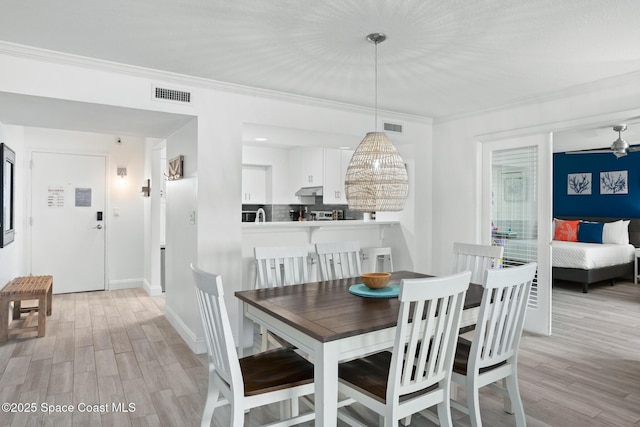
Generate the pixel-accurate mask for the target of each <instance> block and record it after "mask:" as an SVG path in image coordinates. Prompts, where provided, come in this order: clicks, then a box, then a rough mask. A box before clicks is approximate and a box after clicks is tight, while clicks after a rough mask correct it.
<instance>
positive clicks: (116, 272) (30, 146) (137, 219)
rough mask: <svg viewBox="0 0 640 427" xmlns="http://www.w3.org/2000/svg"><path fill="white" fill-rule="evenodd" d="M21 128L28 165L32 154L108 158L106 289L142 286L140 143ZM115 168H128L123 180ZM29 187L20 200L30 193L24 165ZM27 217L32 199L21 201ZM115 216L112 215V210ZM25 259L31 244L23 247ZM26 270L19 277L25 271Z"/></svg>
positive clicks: (132, 139)
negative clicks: (45, 152)
mask: <svg viewBox="0 0 640 427" xmlns="http://www.w3.org/2000/svg"><path fill="white" fill-rule="evenodd" d="M16 128H22V137H23V156H22V159H23V161H24V163H25V165H28V163H29V160H30V158H31V153H32V152H33V151H49V152H61V153H103V154H106V155H107V156H108V178H109V182H108V183H107V188H108V197H107V211H106V212H104V219H105V230H106V237H107V242H108V248H107V280H108V282H107V285H108V288H109V289H118V288H129V287H140V286H142V283H143V275H144V272H143V260H144V246H143V243H144V240H143V237H144V234H143V232H144V210H143V202H144V200H143V197H142V194H141V193H140V187H141V186H142V181H143V177H144V174H145V170H144V149H145V147H144V140H143V139H141V138H135V137H120V139H121V143H120V144H118V143H117V136H115V135H105V134H97V133H89V132H75V131H64V130H57V129H43V128H34V127H18V126H16ZM118 167H126V168H127V177H126V179H125V180H122V179H120V178H119V177H118V176H117V175H116V169H117V168H118ZM21 174H22V175H21V177H22V179H23V180H24V182H25V183H26V184H27V185H26V186H25V188H24V191H22V192H21V196H22V197H25V198H26V197H27V196H28V195H29V188H30V179H31V174H30V170H29V168H28V166H25V167H23V168H22V170H21ZM25 206H26V211H25V213H24V215H23V216H28V212H29V206H30V201H29V200H25ZM115 209H117V210H118V211H119V215H118V216H115V215H114V210H115ZM25 231H26V233H24V234H26V235H27V238H28V237H29V229H28V228H25ZM25 250H26V251H27V253H26V254H25V256H26V257H27V260H28V251H29V242H28V241H27V242H26V244H25ZM27 270H28V265H27V269H25V270H24V271H23V272H22V274H25V273H29V272H28V271H27Z"/></svg>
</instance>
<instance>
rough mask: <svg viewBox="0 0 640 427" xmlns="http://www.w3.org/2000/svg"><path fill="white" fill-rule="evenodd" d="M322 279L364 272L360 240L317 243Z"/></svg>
mask: <svg viewBox="0 0 640 427" xmlns="http://www.w3.org/2000/svg"><path fill="white" fill-rule="evenodd" d="M316 254H317V256H318V265H319V267H320V278H321V280H336V279H346V278H348V277H357V276H360V274H361V273H362V267H361V263H360V245H359V244H358V242H349V241H347V242H327V243H316Z"/></svg>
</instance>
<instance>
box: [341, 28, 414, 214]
mask: <svg viewBox="0 0 640 427" xmlns="http://www.w3.org/2000/svg"><path fill="white" fill-rule="evenodd" d="M386 39H387V36H385V35H384V34H381V33H373V34H369V35H368V36H367V40H368V41H370V42H371V43H374V44H375V125H374V129H375V131H374V132H369V133H367V134H366V135H365V137H364V139H363V140H362V141H361V142H360V144H359V145H358V148H356V151H355V152H354V153H353V157H351V161H350V162H349V167H348V168H347V173H346V177H345V182H344V185H345V194H346V196H347V203H348V204H349V209H351V210H355V211H362V212H393V211H401V210H402V209H403V208H404V202H405V200H406V198H407V194H408V192H409V182H408V179H407V169H406V168H405V165H404V161H403V160H402V157H400V154H398V150H396V147H394V146H393V143H392V142H391V141H390V140H389V138H388V137H387V135H386V134H385V133H384V132H378V131H377V130H378V43H382V42H383V41H385V40H386Z"/></svg>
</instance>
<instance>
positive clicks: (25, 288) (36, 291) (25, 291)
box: [0, 276, 53, 342]
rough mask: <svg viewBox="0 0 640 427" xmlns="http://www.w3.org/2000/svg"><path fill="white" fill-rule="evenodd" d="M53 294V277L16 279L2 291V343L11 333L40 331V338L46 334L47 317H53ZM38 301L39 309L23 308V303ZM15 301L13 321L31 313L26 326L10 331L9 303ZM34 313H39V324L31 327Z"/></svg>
mask: <svg viewBox="0 0 640 427" xmlns="http://www.w3.org/2000/svg"><path fill="white" fill-rule="evenodd" d="M52 293H53V277H52V276H26V277H16V278H15V279H13V280H12V281H10V282H9V283H7V286H5V287H4V288H3V289H2V290H1V291H0V342H5V341H7V339H9V332H11V333H21V332H27V331H38V336H39V337H43V336H44V334H45V322H46V316H51V303H52ZM24 300H37V301H38V307H33V308H22V307H21V301H24ZM11 301H13V320H18V319H20V315H21V314H22V313H25V312H29V315H28V317H27V318H26V319H25V321H24V324H23V325H22V327H20V328H12V329H11V331H10V330H9V303H10V302H11ZM34 311H37V312H38V324H37V325H36V326H29V324H30V323H31V320H32V318H33V313H34Z"/></svg>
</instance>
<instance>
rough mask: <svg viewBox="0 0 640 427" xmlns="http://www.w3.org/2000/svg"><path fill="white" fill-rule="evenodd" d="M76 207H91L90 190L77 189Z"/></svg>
mask: <svg viewBox="0 0 640 427" xmlns="http://www.w3.org/2000/svg"><path fill="white" fill-rule="evenodd" d="M76 206H81V207H84V206H91V189H90V188H76Z"/></svg>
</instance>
